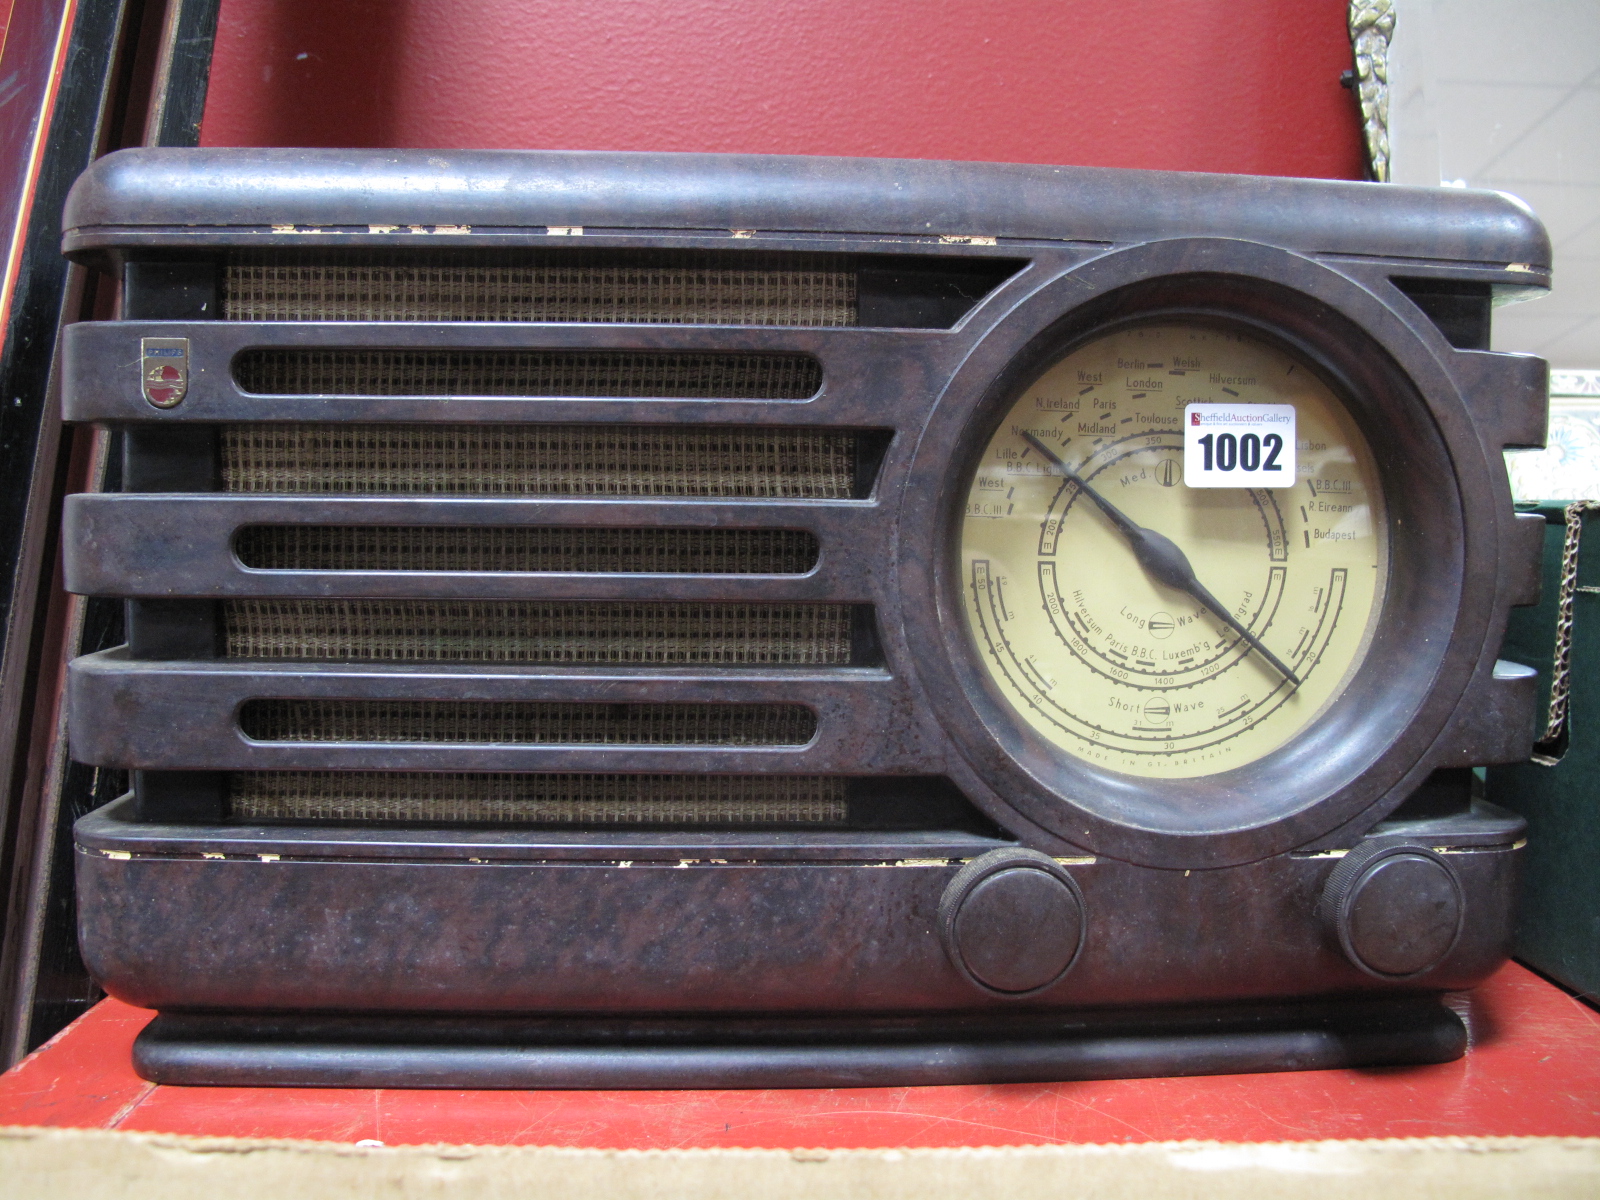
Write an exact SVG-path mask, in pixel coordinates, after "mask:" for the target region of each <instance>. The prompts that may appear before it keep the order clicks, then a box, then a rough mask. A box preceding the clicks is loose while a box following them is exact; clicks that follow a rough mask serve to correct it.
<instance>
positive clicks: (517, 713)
mask: <svg viewBox="0 0 1600 1200" xmlns="http://www.w3.org/2000/svg"><path fill="white" fill-rule="evenodd" d="M239 728H240V730H241V731H242V732H243V733H244V734H245V736H246V737H250V738H254V739H255V740H256V741H261V742H415V743H459V744H463V745H484V744H498V743H503V744H508V745H540V746H546V745H549V746H803V745H805V744H806V743H807V742H809V741H810V740H811V738H812V736H813V735H814V734H815V733H816V731H817V717H816V714H815V713H814V712H812V711H811V710H810V709H809V708H806V707H804V706H803V705H799V704H587V703H578V704H569V703H550V702H539V701H507V702H494V701H471V700H461V701H454V700H252V701H250V702H249V703H248V704H246V705H245V706H244V708H243V710H242V711H241V712H240V714H239Z"/></svg>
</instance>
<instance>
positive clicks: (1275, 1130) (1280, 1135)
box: [0, 964, 1600, 1149]
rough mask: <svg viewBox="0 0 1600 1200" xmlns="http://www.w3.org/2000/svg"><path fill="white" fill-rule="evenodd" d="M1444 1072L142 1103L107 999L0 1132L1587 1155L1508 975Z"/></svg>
mask: <svg viewBox="0 0 1600 1200" xmlns="http://www.w3.org/2000/svg"><path fill="white" fill-rule="evenodd" d="M1453 1002H1454V1003H1455V1005H1456V1007H1457V1009H1458V1011H1460V1012H1461V1013H1462V1015H1463V1016H1464V1017H1466V1019H1467V1022H1468V1026H1469V1028H1470V1030H1471V1033H1472V1049H1471V1050H1470V1051H1469V1052H1468V1054H1467V1056H1466V1057H1465V1058H1463V1059H1461V1060H1460V1061H1458V1062H1453V1063H1445V1064H1442V1065H1440V1066H1431V1067H1388V1068H1383V1069H1378V1070H1338V1071H1299V1072H1287V1073H1282V1074H1271V1075H1213V1076H1204V1077H1196V1078H1185V1079H1128V1080H1109V1081H1096V1082H1086V1083H1043V1084H1001V1085H974V1086H958V1087H899V1088H836V1089H808V1090H764V1091H677V1092H673V1091H651V1092H645V1091H637V1092H634V1091H616V1092H562V1091H550V1092H531V1091H530V1092H507V1091H396V1090H375V1089H353V1088H349V1089H346V1088H340V1089H320V1088H193V1087H164V1086H163V1087H158V1086H156V1085H154V1084H150V1083H146V1082H145V1081H144V1080H142V1079H140V1078H139V1077H138V1076H137V1075H135V1074H134V1073H133V1069H132V1067H131V1066H130V1065H129V1049H130V1046H131V1044H132V1042H133V1038H134V1035H135V1034H137V1033H138V1032H139V1030H140V1028H141V1027H142V1026H143V1025H144V1023H145V1022H146V1021H148V1020H149V1019H150V1017H151V1015H152V1014H151V1013H150V1012H149V1011H148V1010H145V1009H139V1008H132V1007H130V1006H129V1005H126V1004H122V1003H120V1002H118V1001H115V1000H106V1001H104V1002H103V1003H101V1004H99V1005H98V1006H96V1007H95V1008H94V1009H93V1010H91V1011H90V1012H88V1013H86V1014H85V1015H84V1016H83V1017H82V1018H80V1019H79V1020H78V1021H76V1022H75V1023H74V1024H72V1025H71V1026H69V1027H68V1028H67V1029H65V1030H63V1031H62V1032H61V1033H60V1034H59V1035H58V1036H57V1037H55V1038H54V1039H53V1040H52V1041H51V1042H49V1043H48V1044H47V1045H45V1046H44V1047H42V1048H41V1049H40V1050H39V1051H38V1052H37V1053H35V1054H33V1055H32V1056H31V1057H29V1058H28V1059H26V1060H25V1061H23V1062H22V1063H20V1064H19V1065H18V1066H17V1067H16V1068H14V1069H13V1070H12V1071H10V1072H8V1073H7V1074H6V1075H4V1076H0V1125H56V1126H79V1127H84V1126H88V1127H97V1128H107V1129H128V1130H139V1131H144V1132H151V1133H178V1134H192V1135H198V1136H221V1137H273V1138H310V1139H317V1140H325V1141H339V1142H353V1141H358V1140H361V1139H365V1138H372V1139H377V1140H379V1141H382V1142H384V1143H385V1144H387V1145H391V1146H394V1145H408V1144H419V1143H430V1142H451V1143H458V1144H477V1145H493V1144H501V1145H545V1146H550V1145H564V1146H585V1147H600V1148H617V1147H637V1148H682V1147H706V1146H722V1147H777V1148H783V1147H796V1146H800V1147H812V1146H819V1147H820V1146H826V1147H830V1148H838V1149H846V1148H859V1147H884V1146H997V1145H1028V1144H1038V1143H1049V1142H1101V1143H1104V1142H1148V1141H1169V1140H1179V1139H1184V1138H1199V1139H1206V1140H1216V1141H1298V1140H1316V1139H1324V1138H1389V1137H1429V1136H1450V1135H1479V1136H1495V1135H1505V1136H1513V1135H1533V1136H1561V1137H1593V1136H1600V1013H1597V1012H1596V1011H1594V1010H1593V1009H1590V1008H1588V1007H1586V1006H1585V1005H1584V1004H1582V1003H1580V1002H1579V1001H1577V1000H1575V999H1573V998H1572V997H1571V996H1569V995H1567V994H1566V993H1565V992H1563V991H1561V990H1560V989H1559V988H1556V987H1554V986H1552V985H1550V984H1548V983H1546V982H1545V981H1544V980H1542V979H1540V978H1539V977H1538V976H1536V975H1534V974H1532V973H1531V972H1529V971H1527V970H1525V969H1523V968H1522V967H1519V966H1516V965H1514V964H1513V965H1509V966H1507V967H1506V968H1505V969H1503V970H1502V971H1500V973H1499V974H1497V975H1496V976H1495V977H1494V978H1493V979H1491V980H1490V981H1489V982H1488V983H1487V984H1485V985H1484V986H1483V987H1482V988H1479V989H1478V990H1477V991H1476V992H1472V993H1467V994H1462V995H1460V996H1457V997H1454V998H1453Z"/></svg>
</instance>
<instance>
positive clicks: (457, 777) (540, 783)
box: [227, 771, 847, 826]
mask: <svg viewBox="0 0 1600 1200" xmlns="http://www.w3.org/2000/svg"><path fill="white" fill-rule="evenodd" d="M845 785H846V781H845V780H844V779H842V778H839V777H836V776H827V775H514V774H443V773H427V774H424V773H415V774H413V773H400V772H388V771H243V772H236V773H234V774H231V775H229V776H228V781H227V789H228V806H229V810H230V812H231V814H232V816H233V817H234V819H236V820H276V821H397V822H407V823H411V824H464V823H483V824H490V823H494V824H509V823H521V824H556V825H584V826H600V825H680V826H681V825H690V826H714V825H829V824H839V823H842V822H843V821H844V820H845V818H846V811H847V806H846V799H845Z"/></svg>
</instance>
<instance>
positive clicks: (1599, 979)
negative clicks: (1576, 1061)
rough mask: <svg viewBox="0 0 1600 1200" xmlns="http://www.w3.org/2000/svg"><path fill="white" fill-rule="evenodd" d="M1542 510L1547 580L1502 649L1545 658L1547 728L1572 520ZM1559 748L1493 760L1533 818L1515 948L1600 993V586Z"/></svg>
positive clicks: (1595, 543) (1499, 779) (1597, 577)
mask: <svg viewBox="0 0 1600 1200" xmlns="http://www.w3.org/2000/svg"><path fill="white" fill-rule="evenodd" d="M1537 511H1538V512H1540V513H1541V514H1542V515H1543V516H1544V517H1545V520H1546V521H1547V522H1549V524H1548V525H1547V526H1546V529H1545V548H1544V590H1543V593H1542V595H1541V596H1540V600H1539V603H1538V604H1537V605H1536V606H1534V607H1531V608H1514V609H1512V610H1511V624H1510V627H1509V629H1508V630H1507V632H1506V640H1505V647H1504V649H1503V650H1502V651H1501V655H1500V656H1501V657H1502V658H1506V659H1511V660H1513V661H1515V662H1520V663H1525V664H1527V665H1528V666H1531V667H1536V668H1538V670H1539V673H1540V677H1541V704H1540V710H1539V730H1540V732H1541V734H1542V732H1543V729H1544V711H1545V710H1544V703H1545V697H1547V696H1548V694H1549V688H1550V675H1551V658H1552V655H1553V654H1554V650H1555V633H1556V609H1557V594H1558V591H1559V588H1560V584H1561V548H1562V541H1563V539H1564V537H1565V533H1566V525H1565V516H1564V513H1563V509H1562V507H1561V506H1559V505H1555V506H1549V507H1546V506H1541V507H1540V508H1539V509H1538V510H1537ZM1578 586H1579V587H1580V588H1581V587H1586V586H1588V587H1596V586H1600V514H1595V513H1591V514H1588V515H1587V516H1586V517H1585V518H1584V533H1583V546H1582V551H1581V553H1580V555H1579V558H1578ZM1562 746H1564V751H1563V749H1562ZM1553 753H1554V754H1559V761H1558V762H1557V763H1556V765H1554V766H1540V765H1538V764H1537V763H1523V764H1519V765H1517V766H1510V767H1491V768H1490V769H1489V771H1488V772H1487V776H1486V778H1487V796H1488V798H1489V799H1490V800H1492V801H1493V802H1494V803H1496V804H1499V805H1502V806H1504V807H1506V808H1509V809H1511V810H1512V811H1514V812H1518V813H1521V814H1522V815H1523V816H1524V817H1525V818H1527V821H1528V849H1527V853H1526V855H1525V856H1524V863H1523V872H1524V873H1523V880H1522V903H1521V910H1520V914H1519V917H1518V922H1517V940H1516V948H1515V951H1514V953H1515V954H1516V956H1517V957H1518V958H1519V959H1521V960H1522V961H1523V962H1525V963H1527V964H1528V965H1529V966H1532V967H1534V968H1535V969H1537V970H1540V971H1543V972H1544V973H1545V974H1547V975H1549V976H1551V977H1552V978H1554V979H1557V980H1559V981H1560V982H1562V983H1564V984H1566V985H1567V986H1568V987H1570V988H1573V989H1574V990H1575V991H1578V992H1581V993H1584V994H1585V995H1587V996H1589V997H1591V998H1592V997H1595V996H1597V995H1600V593H1595V592H1583V591H1579V592H1578V593H1577V594H1576V596H1575V598H1574V601H1573V607H1572V658H1571V695H1570V700H1569V707H1568V712H1567V723H1566V732H1565V735H1564V737H1563V739H1562V742H1561V743H1558V746H1557V749H1556V750H1555V751H1554V752H1553Z"/></svg>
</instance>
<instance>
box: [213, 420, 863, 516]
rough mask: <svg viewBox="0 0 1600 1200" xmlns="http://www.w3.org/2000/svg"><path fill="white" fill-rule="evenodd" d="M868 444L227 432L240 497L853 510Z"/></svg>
mask: <svg viewBox="0 0 1600 1200" xmlns="http://www.w3.org/2000/svg"><path fill="white" fill-rule="evenodd" d="M859 440H860V438H859V435H857V434H853V433H848V432H845V433H834V432H821V431H812V430H785V429H770V428H762V429H751V428H737V429H727V428H709V429H708V428H702V427H694V426H688V427H685V426H651V425H618V426H592V425H322V424H281V425H280V424H276V423H272V424H250V425H225V426H223V427H222V433H221V451H222V483H223V489H224V490H225V491H229V492H256V493H299V494H313V495H314V494H352V493H353V494H360V495H374V496H393V495H417V494H428V495H453V496H706V497H719V496H721V497H730V498H733V497H739V498H757V499H772V500H844V499H849V498H850V497H851V496H853V495H855V492H856V462H857V457H858V448H859Z"/></svg>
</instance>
